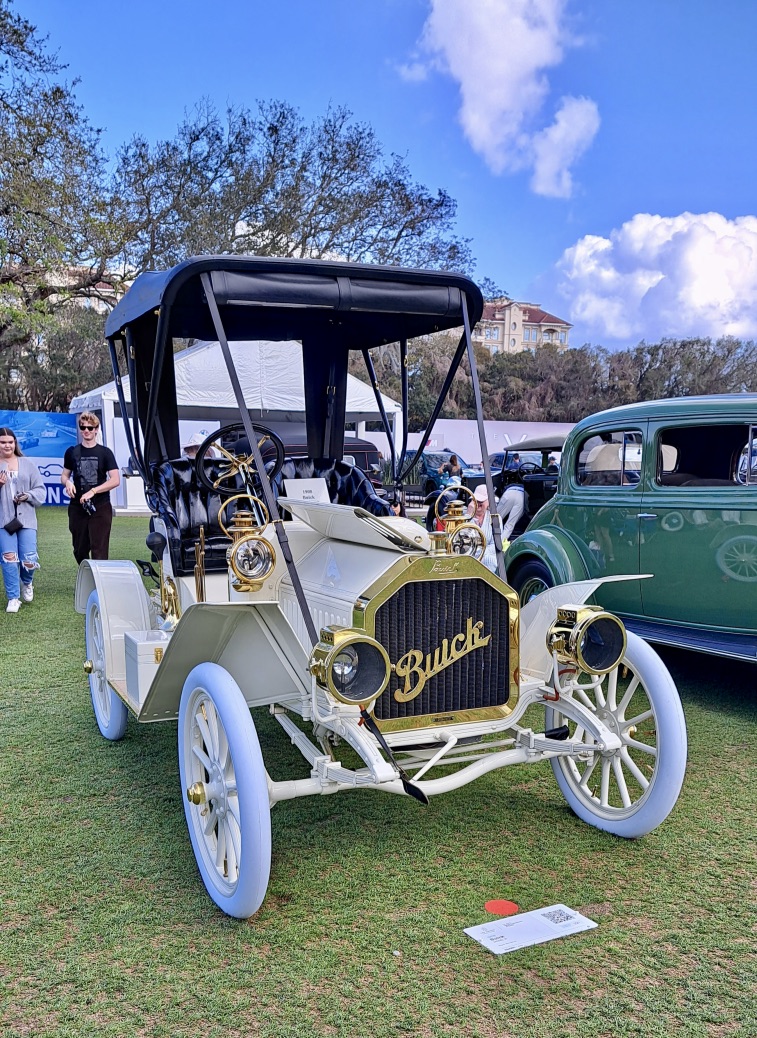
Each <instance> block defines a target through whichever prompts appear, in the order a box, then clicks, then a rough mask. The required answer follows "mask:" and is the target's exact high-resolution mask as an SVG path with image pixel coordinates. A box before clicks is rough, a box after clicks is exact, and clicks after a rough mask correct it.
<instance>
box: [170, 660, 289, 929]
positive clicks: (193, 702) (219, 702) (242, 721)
mask: <svg viewBox="0 0 757 1038" xmlns="http://www.w3.org/2000/svg"><path fill="white" fill-rule="evenodd" d="M202 705H204V706H205V709H206V714H207V716H208V719H210V718H211V715H212V716H214V717H215V718H216V720H217V721H218V722H219V723H220V726H221V727H222V728H223V731H224V733H225V738H226V743H227V746H228V755H226V761H225V768H224V769H223V771H224V776H223V790H224V792H223V800H224V801H226V800H227V798H229V788H230V787H233V786H234V785H235V787H236V791H237V796H236V799H237V814H236V815H235V814H234V813H233V812H232V811H230V810H229V811H227V812H226V818H227V819H229V821H228V822H227V823H226V824H224V823H223V815H222V816H221V817H220V819H219V820H218V821H217V823H216V825H215V826H214V827H213V829H212V831H211V832H209V833H208V834H206V832H205V830H206V826H207V821H206V816H204V815H202V814H201V812H202V810H203V809H204V807H206V806H207V805H197V804H193V803H191V802H190V801H189V799H188V798H187V796H186V791H187V789H188V788H189V787H190V786H191V785H192V784H193V783H195V782H198V781H201V782H205V781H207V779H206V776H207V775H208V772H207V771H206V769H205V766H204V764H203V763H202V762H201V761H200V759H199V758H198V756H197V755H196V753H195V752H193V749H192V747H193V745H197V743H198V742H199V743H201V744H202V747H203V749H204V750H207V749H208V743H207V738H206V737H204V736H203V735H202V732H201V730H200V728H199V726H196V723H195V718H196V716H197V714H198V713H199V711H200V707H201V706H202ZM208 731H209V732H210V725H208ZM222 742H223V740H220V739H219V740H218V742H217V745H216V747H215V749H213V748H212V747H211V752H210V753H209V754H208V757H209V760H210V761H211V762H212V763H213V764H215V765H218V761H219V759H221V760H222V759H223V757H224V754H223V752H222V750H221V749H220V746H221V745H222ZM179 773H180V777H181V788H182V800H183V802H184V813H185V816H186V820H187V828H188V829H189V838H190V840H191V842H192V849H193V850H194V854H195V858H196V860H197V866H198V868H199V870H200V875H201V876H202V880H203V883H204V884H205V889H206V890H207V892H208V894H209V895H210V897H211V898H212V899H213V901H214V902H215V903H216V905H218V907H219V908H220V909H221V910H222V911H223V912H225V913H226V914H227V915H230V916H233V917H235V918H236V919H247V918H249V916H251V915H254V914H255V912H257V910H258V909H259V908H260V906H261V904H262V903H263V899H264V898H265V895H266V890H267V889H268V880H269V878H270V873H271V808H270V804H269V799H268V782H267V776H266V770H265V766H264V764H263V755H262V753H261V750H260V743H259V741H258V736H257V732H256V730H255V724H254V722H253V720H252V717H251V715H250V710H249V707H248V706H247V703H246V702H245V699H244V696H243V695H242V692H241V690H240V688H239V685H237V683H236V681H235V680H234V679H233V677H232V676H231V675H230V674H229V673H228V671H226V670H224V669H223V667H219V666H218V664H216V663H200V664H199V665H198V666H197V667H195V668H194V670H192V671H191V672H190V674H189V676H188V677H187V680H186V681H185V682H184V688H183V689H182V693H181V704H180V707H179ZM216 775H220V769H219V770H218V771H216ZM229 780H231V781H229ZM231 797H233V793H232V794H231ZM214 801H215V802H216V803H218V799H217V798H211V804H212V803H213V802H214ZM234 820H236V824H235V821H234ZM222 824H224V835H225V836H226V835H229V836H232V838H233V837H236V838H237V839H238V847H239V850H238V855H237V863H238V869H237V870H236V871H237V872H238V875H237V877H236V879H226V878H225V877H224V876H223V873H222V871H221V869H220V868H219V867H218V866H217V865H216V861H215V852H216V850H217V848H218V833H219V832H220V831H221V830H220V826H221V825H222Z"/></svg>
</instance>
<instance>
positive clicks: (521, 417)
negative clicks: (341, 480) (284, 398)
mask: <svg viewBox="0 0 757 1038" xmlns="http://www.w3.org/2000/svg"><path fill="white" fill-rule="evenodd" d="M456 347H457V340H455V339H452V338H450V337H449V336H432V337H429V339H427V340H416V341H414V342H412V343H410V344H409V345H408V368H409V379H408V381H409V384H410V387H411V400H410V421H409V428H410V430H411V431H412V432H420V431H422V430H423V429H425V427H426V423H427V422H428V418H429V416H430V414H431V411H432V409H433V406H434V404H435V403H436V399H437V397H438V394H439V391H440V390H441V388H442V385H443V382H444V376H445V375H446V373H447V369H448V367H449V363H450V361H451V359H452V356H453V354H454V352H455V349H456ZM474 350H475V356H476V367H477V369H478V373H479V381H480V384H481V396H482V401H483V410H484V417H485V418H488V419H496V420H512V421H530V422H577V421H578V420H579V419H581V418H584V417H585V416H586V415H589V414H593V413H595V412H596V411H603V410H605V408H608V407H616V406H618V405H620V404H630V403H634V402H635V401H637V400H654V399H659V398H663V397H671V396H691V395H694V394H700V393H741V392H755V391H757V344H755V343H754V342H753V341H751V340H750V341H747V342H744V341H741V340H739V339H734V338H733V337H732V336H724V337H723V338H721V339H717V340H715V341H713V340H712V339H704V338H700V339H670V338H668V339H662V340H660V342H658V343H654V344H647V343H644V342H642V343H640V344H639V345H638V346H635V347H632V348H630V349H627V350H621V351H619V352H616V353H611V352H610V351H609V350H606V349H603V348H602V347H594V346H582V347H581V348H580V349H571V350H559V349H558V348H557V346H554V345H545V346H540V347H538V348H537V349H535V350H522V351H521V352H519V353H498V354H495V355H492V354H490V353H489V351H488V350H486V349H485V348H483V347H481V346H479V345H478V344H474ZM376 369H377V373H378V374H379V376H380V382H381V388H382V391H383V392H385V393H387V394H388V395H389V396H394V397H395V398H397V399H399V393H400V380H399V363H398V353H397V349H396V347H386V348H385V349H384V351H383V354H379V358H378V361H377V363H376ZM350 370H351V371H352V373H353V374H355V375H357V376H358V377H359V378H364V379H365V378H366V376H365V372H364V369H363V364H362V358H360V359H358V360H353V362H352V366H351V368H350ZM441 417H442V418H475V407H474V401H473V390H472V384H471V380H470V374H469V372H468V371H467V362H464V363H463V365H461V370H460V371H458V373H457V375H456V376H455V380H454V382H453V384H452V388H451V391H450V397H449V400H448V401H447V403H446V404H445V406H444V409H443V410H442V413H441Z"/></svg>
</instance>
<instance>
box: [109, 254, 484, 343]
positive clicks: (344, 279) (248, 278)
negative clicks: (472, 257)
mask: <svg viewBox="0 0 757 1038" xmlns="http://www.w3.org/2000/svg"><path fill="white" fill-rule="evenodd" d="M203 272H207V273H208V274H209V275H210V278H211V282H212V286H213V293H214V295H215V298H216V302H217V304H218V307H219V310H220V312H221V314H222V317H223V323H224V328H225V331H226V335H227V337H228V338H229V339H242V338H244V339H255V338H260V339H274V340H283V339H299V340H302V341H303V346H304V348H305V349H307V348H308V346H307V342H308V340H312V341H314V342H315V341H317V340H321V341H322V340H323V338H324V337H325V336H327V337H328V338H329V339H330V340H331V342H332V343H334V342H338V343H339V344H340V345H342V346H343V347H347V348H348V349H365V348H371V347H373V346H379V345H383V344H385V343H388V342H397V341H399V340H401V339H404V338H408V339H409V338H413V337H415V336H418V335H427V334H429V333H431V332H435V331H443V330H446V329H450V328H457V327H459V326H461V325H462V324H463V312H462V307H463V301H464V300H465V302H466V304H467V308H468V317H469V321H470V327H473V326H474V325H475V324H476V322H477V321H478V320H479V318H480V317H481V313H482V311H483V299H482V297H481V292H480V291H479V289H478V287H477V286H476V285H475V284H474V283H473V282H472V281H471V280H470V279H469V278H467V277H464V276H463V275H461V274H449V273H444V272H440V271H433V270H412V269H405V268H401V267H387V266H378V265H372V264H365V263H337V262H332V261H328V260H301V259H283V258H270V257H258V256H197V257H194V258H193V259H188V260H186V261H185V262H184V263H180V264H179V265H178V266H176V267H173V268H172V269H171V270H168V271H164V272H148V273H145V274H140V276H139V277H138V278H137V279H136V281H135V282H134V284H133V285H132V287H131V288H130V289H129V291H128V292H127V293H126V295H125V296H124V298H123V299H122V300H121V301H120V302H119V303H118V305H117V306H116V308H115V309H114V310H113V312H112V313H111V314H110V316H109V317H108V320H107V323H106V326H105V334H106V336H107V337H108V338H112V337H115V336H118V334H119V332H120V331H121V330H122V329H124V328H125V327H126V326H127V325H130V326H135V327H134V328H133V331H134V332H135V333H136V334H135V339H136V344H137V347H138V346H139V334H138V332H137V327H138V326H139V325H140V324H142V323H143V322H144V321H145V319H147V320H146V324H147V325H150V324H153V322H154V320H155V318H156V317H157V316H158V315H157V313H156V311H160V317H161V321H160V325H161V332H162V334H161V336H160V337H161V338H163V336H164V335H165V336H166V337H175V338H189V337H191V338H195V339H215V338H216V335H215V331H214V328H213V324H212V322H211V317H210V311H209V308H208V304H207V302H206V300H205V294H204V292H203V290H202V286H201V284H200V275H201V274H202V273H203ZM150 317H152V320H150ZM145 331H147V329H145ZM153 334H154V329H153ZM150 338H151V339H153V341H152V342H151V343H150V346H151V347H152V346H153V345H154V338H153V336H150Z"/></svg>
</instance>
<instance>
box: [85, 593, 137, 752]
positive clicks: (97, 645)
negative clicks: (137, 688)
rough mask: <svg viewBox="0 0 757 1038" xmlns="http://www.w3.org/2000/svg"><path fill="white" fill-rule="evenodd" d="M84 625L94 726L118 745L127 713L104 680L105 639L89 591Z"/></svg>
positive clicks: (97, 599)
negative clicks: (89, 666)
mask: <svg viewBox="0 0 757 1038" xmlns="http://www.w3.org/2000/svg"><path fill="white" fill-rule="evenodd" d="M84 624H85V626H84V642H85V645H86V652H87V659H88V660H91V661H92V663H93V664H94V668H95V669H94V670H93V671H92V673H91V674H90V675H89V694H90V697H91V699H92V709H93V710H94V712H95V720H96V721H97V727H98V728H99V729H100V734H101V735H103V736H104V737H105V738H106V739H109V740H110V741H111V742H118V740H119V739H123V737H124V733H125V732H126V722H127V721H128V719H129V711H128V710H127V708H126V704H125V703H124V702H123V701H122V700H121V699H120V698H119V697H118V696H117V695H116V693H115V692H114V691H113V689H112V688H111V687H110V686H109V685H108V682H107V680H106V678H105V639H104V635H103V627H102V619H101V610H100V596H99V595H98V593H97V591H91V592H90V595H89V598H88V599H87V608H86V610H85V620H84ZM98 632H99V633H98Z"/></svg>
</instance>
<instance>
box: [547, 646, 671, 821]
mask: <svg viewBox="0 0 757 1038" xmlns="http://www.w3.org/2000/svg"><path fill="white" fill-rule="evenodd" d="M627 636H628V646H627V649H626V654H625V656H624V657H623V660H622V661H621V663H620V665H619V666H618V667H616V668H615V669H614V670H612V671H610V673H609V674H606V675H604V676H603V677H602V678H601V679H600V680H599V681H598V682H596V684H594V685H592V683H591V678H590V677H589V676H588V675H587V676H585V677H584V678H583V680H582V685H583V688H582V689H581V690H579V691H578V692H574V693H573V697H574V699H576V700H577V701H578V702H581V703H583V705H584V706H586V707H588V708H589V709H591V710H592V712H593V713H595V714H596V715H597V717H598V718H599V719H600V720H601V721H602V722H603V723H604V724H605V725H606V726H607V727H608V728H610V730H611V731H612V732H614V733H615V734H617V735H618V736H619V737H620V740H621V745H620V747H619V748H618V749H617V750H614V751H612V752H609V753H604V754H603V753H600V752H598V751H591V750H589V749H588V747H590V746H592V745H593V739H592V738H591V736H590V735H589V734H588V732H587V731H586V730H585V729H584V728H582V727H581V726H580V725H576V723H575V722H573V721H572V720H570V719H568V718H566V717H565V716H564V715H562V714H561V713H560V712H559V707H552V708H549V709H547V715H546V726H547V728H548V729H549V728H556V727H558V726H559V725H562V724H567V725H568V728H569V733H570V734H569V738H570V739H573V740H583V741H584V742H586V744H587V754H586V757H585V758H584V759H582V758H578V759H577V758H575V757H553V758H552V761H551V763H552V769H553V771H554V773H555V777H556V779H557V784H558V786H559V787H560V789H561V791H562V794H563V796H564V797H565V799H566V801H567V802H568V805H569V806H570V808H571V810H572V811H574V812H575V814H577V815H578V817H579V818H582V819H583V820H584V821H585V822H588V823H589V825H593V826H595V827H596V828H597V829H604V830H606V831H607V832H610V833H614V834H615V835H616V836H623V837H627V838H631V839H633V838H635V837H638V836H644V835H645V834H646V833H648V832H651V830H652V829H655V828H656V827H657V826H658V825H660V824H661V822H663V821H664V820H665V819H666V818H667V816H668V815H669V814H670V812H671V811H672V810H673V807H674V805H675V802H676V800H677V799H678V795H679V793H680V792H681V786H682V785H683V779H684V774H685V772H686V722H685V720H684V716H683V708H682V706H681V700H680V698H679V695H678V690H677V689H676V686H675V684H674V682H673V679H672V678H671V676H670V674H669V672H668V669H667V667H666V666H665V664H664V663H663V662H662V660H661V659H660V657H659V656H658V655H657V653H656V652H655V651H654V649H652V648H651V647H650V646H649V645H647V644H646V642H644V641H642V640H641V638H639V637H637V635H635V634H632V633H631V632H630V631H629V632H628V635H627Z"/></svg>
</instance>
